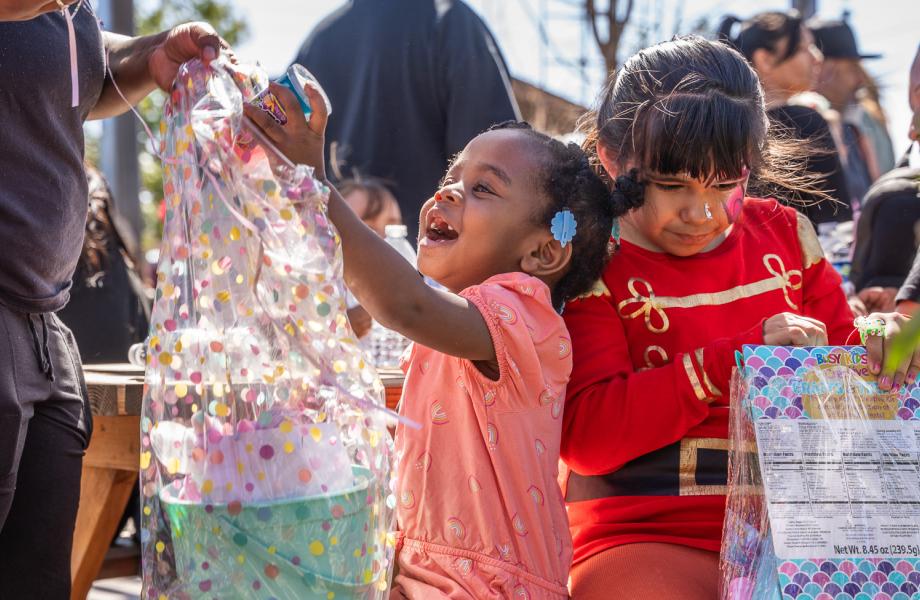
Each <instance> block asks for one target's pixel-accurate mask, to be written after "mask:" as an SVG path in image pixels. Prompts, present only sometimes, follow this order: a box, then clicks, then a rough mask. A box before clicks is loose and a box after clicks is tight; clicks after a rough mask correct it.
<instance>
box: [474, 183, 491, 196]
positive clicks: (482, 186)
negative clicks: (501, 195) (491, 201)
mask: <svg viewBox="0 0 920 600" xmlns="http://www.w3.org/2000/svg"><path fill="white" fill-rule="evenodd" d="M473 191H474V192H481V193H483V194H492V195H495V192H493V191H492V189H491V188H490V187H489V186H487V185H485V184H484V183H477V184H476V185H474V186H473Z"/></svg>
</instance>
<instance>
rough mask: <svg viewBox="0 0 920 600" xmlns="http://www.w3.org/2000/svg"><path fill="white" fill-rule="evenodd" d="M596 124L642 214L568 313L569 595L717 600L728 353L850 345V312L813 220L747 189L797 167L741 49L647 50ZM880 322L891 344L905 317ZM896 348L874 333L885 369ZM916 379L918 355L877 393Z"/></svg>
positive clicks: (625, 73)
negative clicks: (888, 353)
mask: <svg viewBox="0 0 920 600" xmlns="http://www.w3.org/2000/svg"><path fill="white" fill-rule="evenodd" d="M594 125H595V128H594V131H593V132H591V134H590V135H589V138H588V146H589V147H590V149H591V150H592V151H595V150H596V158H597V160H598V163H599V165H598V166H599V167H600V170H601V171H602V172H601V174H602V175H604V176H606V177H607V181H608V183H609V184H610V185H611V187H612V189H613V194H614V198H615V200H616V201H617V202H619V203H622V204H623V205H625V206H626V207H628V208H630V209H631V210H630V212H629V213H627V214H626V215H625V216H624V217H623V218H621V219H620V248H619V252H618V253H617V254H616V255H615V256H614V257H613V259H612V260H611V262H610V264H609V266H608V267H607V269H606V271H605V272H604V275H603V277H602V279H601V280H599V281H598V282H597V284H596V285H595V286H594V289H593V290H592V291H591V292H589V293H588V294H586V295H584V296H582V297H580V298H579V299H577V300H575V301H572V302H570V303H569V304H568V306H567V308H566V311H565V314H564V317H565V321H566V324H567V325H568V328H569V332H570V333H571V336H572V343H573V358H574V370H573V372H572V378H571V381H570V383H569V387H568V394H567V396H568V397H567V403H566V407H565V415H564V429H563V439H562V458H563V460H564V461H565V463H566V466H567V468H566V470H565V472H564V473H563V484H564V489H563V492H564V494H565V498H566V501H567V506H568V511H569V520H570V524H571V529H572V535H573V541H574V545H575V565H574V567H573V570H572V574H571V575H572V580H571V581H572V587H571V591H572V596H573V598H575V599H576V600H594V599H600V598H630V599H631V600H636V599H640V600H641V599H643V598H655V599H665V600H667V599H670V598H680V599H682V600H693V599H696V598H700V599H707V600H710V599H714V598H717V597H718V558H719V554H718V552H719V546H720V540H721V536H722V521H723V518H724V510H725V492H726V487H725V485H726V474H727V468H726V464H727V463H726V461H727V454H726V449H727V446H728V442H727V439H726V438H727V436H728V425H727V423H728V405H729V380H730V375H731V370H732V366H733V364H734V357H733V356H734V352H735V351H736V350H738V349H740V348H741V346H742V345H743V344H778V345H821V344H826V343H828V342H829V343H831V344H843V343H845V342H846V341H847V338H848V336H849V335H850V333H851V332H852V330H853V324H852V323H853V315H852V313H851V312H850V309H849V307H848V306H847V302H846V298H845V297H844V294H843V292H842V291H841V288H840V278H839V276H838V275H837V274H836V273H835V271H834V269H833V268H832V267H831V265H830V264H829V263H828V262H827V261H826V260H825V259H824V256H823V254H822V252H821V247H820V246H819V245H818V240H817V237H816V236H815V232H814V229H813V228H812V226H811V224H810V223H809V222H808V220H807V219H806V218H805V217H803V216H802V215H800V214H798V213H797V212H796V211H795V210H794V209H792V208H788V207H783V206H781V205H780V204H778V203H777V202H776V201H775V200H772V199H767V200H764V199H759V198H751V197H747V195H746V194H745V191H746V189H747V187H748V183H749V179H750V183H751V184H752V189H753V185H754V184H755V182H756V185H757V186H758V188H761V189H764V188H766V186H767V185H768V184H784V185H785V186H786V187H787V189H788V188H789V187H790V184H795V183H796V179H795V175H796V173H801V172H802V170H801V169H797V168H796V164H793V163H794V161H793V160H792V156H793V154H794V152H793V150H794V148H792V147H790V145H789V144H790V143H789V142H783V141H782V140H778V139H775V138H774V136H773V135H772V131H771V128H770V126H769V121H768V119H767V116H766V114H765V112H764V99H763V92H762V89H761V87H760V84H759V82H758V80H757V75H756V74H755V73H754V71H753V70H752V69H751V68H750V66H749V65H748V64H747V62H745V60H744V58H743V57H742V56H741V55H740V54H738V53H737V52H735V51H734V50H731V49H729V48H728V47H727V46H725V45H723V44H721V43H717V42H710V41H707V40H703V39H701V38H686V39H678V40H674V41H670V42H666V43H662V44H658V45H656V46H653V47H651V48H647V49H645V50H642V51H641V52H639V53H638V54H636V55H635V56H633V57H632V58H630V59H629V60H628V61H627V62H626V63H625V64H624V65H623V67H622V68H621V69H620V71H619V72H618V73H616V74H615V75H614V76H613V77H611V80H610V81H609V83H608V85H607V86H606V89H605V90H604V94H603V97H602V98H601V103H600V106H599V109H598V112H597V115H596V121H595V124H594ZM799 182H801V179H799ZM872 318H874V319H882V320H884V324H885V325H886V326H887V329H888V334H889V336H890V335H892V334H893V333H895V332H896V331H897V330H898V329H899V324H900V323H902V322H903V321H904V320H905V317H902V316H900V315H894V314H892V315H873V317H872ZM884 345H885V344H884V340H883V338H882V337H878V336H876V337H870V338H869V341H868V346H869V353H870V359H869V360H870V365H871V366H872V368H873V369H874V372H875V373H879V372H880V366H879V365H880V364H881V363H882V361H883V357H884V352H885V350H884ZM918 370H920V358H918V356H916V355H915V356H914V357H913V358H912V359H911V361H910V362H908V363H906V364H904V365H901V366H900V367H899V369H898V370H897V371H895V372H882V373H880V379H879V383H880V385H881V386H882V387H883V388H886V389H887V388H891V387H892V386H896V385H900V383H901V382H902V381H903V380H904V378H905V377H916V376H917V372H918Z"/></svg>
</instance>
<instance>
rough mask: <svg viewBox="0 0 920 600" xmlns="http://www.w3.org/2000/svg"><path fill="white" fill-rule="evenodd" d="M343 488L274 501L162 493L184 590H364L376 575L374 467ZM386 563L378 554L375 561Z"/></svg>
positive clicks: (230, 593)
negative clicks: (206, 499)
mask: <svg viewBox="0 0 920 600" xmlns="http://www.w3.org/2000/svg"><path fill="white" fill-rule="evenodd" d="M353 472H354V475H355V485H354V486H353V487H351V488H349V489H347V490H344V491H342V492H337V493H335V494H327V495H322V496H310V497H306V498H297V499H289V500H282V501H274V502H262V503H248V504H241V503H239V502H231V503H229V504H202V503H192V502H188V501H182V500H178V499H176V498H175V497H174V492H173V491H172V488H170V487H167V488H164V489H163V490H161V492H160V500H161V502H162V506H163V509H164V510H165V512H166V515H167V516H168V518H169V525H170V532H171V535H172V545H173V550H174V553H175V564H176V571H177V576H178V578H179V580H180V581H181V583H182V591H183V592H185V593H186V594H188V595H190V596H191V597H193V598H222V599H223V598H265V599H268V598H275V599H277V600H282V599H288V598H290V599H292V600H293V599H298V600H300V599H303V598H320V599H323V600H328V599H329V598H334V599H335V600H341V599H348V598H363V597H366V596H367V595H368V592H369V591H370V589H371V586H372V585H373V584H374V583H375V582H374V578H375V576H377V574H375V573H374V566H375V564H374V561H375V559H377V560H379V559H380V558H381V556H379V555H376V554H375V548H378V547H379V546H377V545H376V544H375V541H374V538H375V534H376V527H375V524H374V522H373V521H372V516H373V513H374V510H373V509H374V502H373V498H369V496H368V494H370V493H372V491H371V490H372V488H371V473H370V471H368V470H367V469H364V468H363V467H357V466H355V467H353ZM377 564H378V565H379V564H380V563H379V562H378V563H377Z"/></svg>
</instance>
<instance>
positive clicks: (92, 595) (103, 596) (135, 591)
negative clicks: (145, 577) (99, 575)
mask: <svg viewBox="0 0 920 600" xmlns="http://www.w3.org/2000/svg"><path fill="white" fill-rule="evenodd" d="M140 595H141V578H140V577H118V578H116V579H100V580H98V581H96V583H94V584H93V589H91V590H90V591H89V596H87V600H139V598H140Z"/></svg>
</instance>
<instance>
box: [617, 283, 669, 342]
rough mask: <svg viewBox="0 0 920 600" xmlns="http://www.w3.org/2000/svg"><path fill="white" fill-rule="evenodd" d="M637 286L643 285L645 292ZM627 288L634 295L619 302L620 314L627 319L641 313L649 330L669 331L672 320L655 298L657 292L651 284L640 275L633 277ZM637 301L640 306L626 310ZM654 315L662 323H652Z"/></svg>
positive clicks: (653, 331) (656, 331)
mask: <svg viewBox="0 0 920 600" xmlns="http://www.w3.org/2000/svg"><path fill="white" fill-rule="evenodd" d="M637 286H641V287H642V288H643V291H644V293H643V292H640V291H639V289H638V288H637ZM626 288H627V289H628V290H629V293H630V294H632V297H630V298H627V299H626V300H623V301H622V302H620V303H619V304H617V310H618V311H619V313H620V316H622V317H623V318H626V319H635V318H636V317H638V316H639V315H643V316H644V317H645V326H646V327H648V330H649V331H651V332H652V333H664V332H665V331H667V330H668V328H669V327H670V326H671V325H670V321H668V315H667V314H665V312H664V310H662V309H663V308H664V307H663V306H662V305H661V304H659V303H658V301H657V300H656V299H655V292H654V290H652V286H651V284H650V283H649V282H647V281H646V280H644V279H641V278H639V277H633V278H631V279H630V280H629V282H628V283H627V284H626ZM636 303H638V304H639V307H638V308H636V309H635V310H633V311H632V312H624V311H625V310H626V307H627V306H629V305H631V304H636ZM652 315H655V316H656V317H657V318H658V320H659V321H660V323H661V324H660V325H657V326H656V325H655V324H653V323H652Z"/></svg>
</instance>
